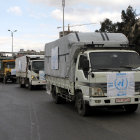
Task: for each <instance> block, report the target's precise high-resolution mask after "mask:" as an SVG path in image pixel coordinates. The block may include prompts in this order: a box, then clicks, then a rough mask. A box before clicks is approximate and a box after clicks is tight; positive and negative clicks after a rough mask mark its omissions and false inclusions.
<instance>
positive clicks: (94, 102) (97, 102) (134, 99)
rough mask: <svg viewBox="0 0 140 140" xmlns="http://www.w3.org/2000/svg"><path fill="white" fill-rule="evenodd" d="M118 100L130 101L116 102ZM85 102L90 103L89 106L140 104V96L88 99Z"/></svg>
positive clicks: (85, 98) (86, 97)
mask: <svg viewBox="0 0 140 140" xmlns="http://www.w3.org/2000/svg"><path fill="white" fill-rule="evenodd" d="M116 99H129V102H116ZM84 100H86V101H88V102H89V106H115V105H127V104H140V95H136V96H125V97H124V96H123V97H88V96H85V97H84Z"/></svg>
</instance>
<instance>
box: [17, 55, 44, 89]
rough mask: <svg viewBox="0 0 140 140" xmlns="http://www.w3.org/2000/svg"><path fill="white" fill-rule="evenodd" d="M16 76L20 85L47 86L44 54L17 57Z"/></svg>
mask: <svg viewBox="0 0 140 140" xmlns="http://www.w3.org/2000/svg"><path fill="white" fill-rule="evenodd" d="M16 77H17V81H18V83H19V84H20V87H25V86H26V85H27V86H28V87H29V89H30V90H32V89H33V88H34V87H35V86H42V87H43V86H45V85H46V80H45V75H44V55H25V56H22V57H19V58H17V59H16Z"/></svg>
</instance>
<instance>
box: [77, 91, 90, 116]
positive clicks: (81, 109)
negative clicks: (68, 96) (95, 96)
mask: <svg viewBox="0 0 140 140" xmlns="http://www.w3.org/2000/svg"><path fill="white" fill-rule="evenodd" d="M75 106H76V109H77V112H78V114H79V115H81V116H87V115H89V109H90V107H89V105H88V104H86V103H85V102H84V100H83V95H82V93H81V92H79V93H77V95H76V99H75Z"/></svg>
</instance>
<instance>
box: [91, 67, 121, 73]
mask: <svg viewBox="0 0 140 140" xmlns="http://www.w3.org/2000/svg"><path fill="white" fill-rule="evenodd" d="M97 70H103V71H120V69H116V68H96V69H92V72H93V71H97Z"/></svg>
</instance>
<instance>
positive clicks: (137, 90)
mask: <svg viewBox="0 0 140 140" xmlns="http://www.w3.org/2000/svg"><path fill="white" fill-rule="evenodd" d="M135 91H136V92H139V91H140V82H135Z"/></svg>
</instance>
